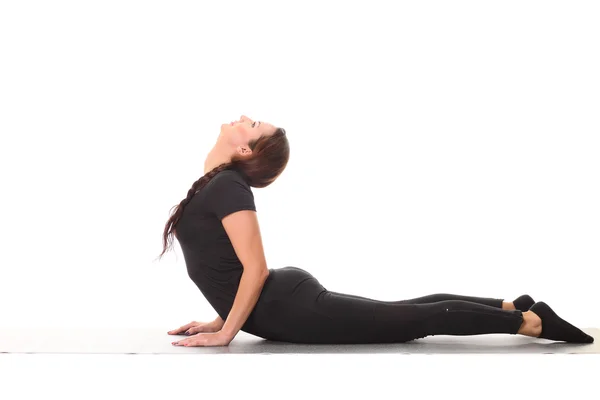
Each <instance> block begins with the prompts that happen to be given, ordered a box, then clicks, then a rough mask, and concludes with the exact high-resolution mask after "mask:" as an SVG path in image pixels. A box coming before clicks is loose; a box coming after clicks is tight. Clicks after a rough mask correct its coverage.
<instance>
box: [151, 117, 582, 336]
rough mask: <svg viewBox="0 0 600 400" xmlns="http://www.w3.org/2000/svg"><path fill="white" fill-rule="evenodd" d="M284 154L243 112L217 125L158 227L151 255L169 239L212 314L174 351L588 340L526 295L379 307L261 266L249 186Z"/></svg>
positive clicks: (283, 144) (274, 172)
mask: <svg viewBox="0 0 600 400" xmlns="http://www.w3.org/2000/svg"><path fill="white" fill-rule="evenodd" d="M289 154H290V147H289V143H288V140H287V137H286V132H285V130H284V129H282V128H278V127H276V126H274V125H272V124H269V123H266V122H262V121H253V120H252V119H250V118H248V117H246V116H244V115H242V116H241V118H240V120H238V121H235V122H232V123H230V124H223V125H221V132H220V134H219V137H218V139H217V142H216V144H215V146H214V147H213V149H212V150H211V151H210V153H209V154H208V156H207V158H206V160H205V162H204V176H202V177H201V178H200V179H198V180H197V181H196V182H194V184H193V185H192V187H191V188H190V190H189V191H188V193H187V197H186V198H185V199H183V200H182V201H181V203H179V205H177V206H176V207H174V208H175V211H174V212H173V213H172V214H171V217H170V218H169V220H168V222H167V223H166V225H165V229H164V232H163V251H162V253H161V254H160V256H159V258H161V257H162V256H163V254H164V253H165V252H166V251H167V250H168V249H169V248H171V247H172V241H173V236H174V237H176V238H177V240H178V242H179V244H180V245H181V249H182V252H183V255H184V259H185V263H186V267H187V271H188V275H189V277H190V278H191V279H192V281H193V282H194V283H195V284H196V285H197V286H198V288H199V289H200V291H201V292H202V294H203V295H204V296H205V297H206V299H207V301H208V302H209V303H210V304H211V305H212V307H213V308H214V309H215V311H216V312H217V314H218V316H217V318H216V319H215V320H214V321H212V322H196V321H194V322H190V323H189V324H187V325H184V326H182V327H180V328H178V329H174V330H172V331H169V332H168V333H169V334H171V335H178V334H186V335H189V337H188V338H185V339H182V340H179V341H177V342H173V344H174V345H183V346H226V345H228V344H229V343H230V342H231V341H232V340H233V338H234V337H235V335H236V334H237V333H238V332H239V331H240V330H243V331H244V332H248V333H250V334H253V335H256V336H259V337H262V338H265V339H270V340H276V341H285V342H295V343H323V344H325V343H330V344H332V343H340V344H342V343H345V344H348V343H391V342H406V341H409V340H413V339H417V338H422V337H425V336H429V335H478V334H487V333H507V334H513V335H514V334H521V335H526V336H532V337H541V338H545V339H551V340H557V341H567V342H573V343H592V342H593V341H594V338H593V337H591V336H589V335H588V334H586V333H585V332H583V331H581V330H580V329H578V328H577V327H575V326H573V325H571V324H570V323H568V322H567V321H565V320H563V319H562V318H560V317H559V316H558V315H557V314H556V313H555V312H554V311H553V310H552V309H551V308H550V307H549V306H548V305H547V304H546V303H544V302H537V303H535V302H534V300H533V299H532V298H531V297H530V296H528V295H526V294H524V295H522V296H519V297H518V298H517V299H515V300H514V301H512V302H505V301H504V299H499V298H481V297H471V296H460V295H453V294H443V293H440V294H433V295H429V296H425V297H419V298H415V299H408V300H400V301H381V300H375V299H369V298H366V297H361V296H356V295H351V294H344V293H338V292H334V291H331V290H327V289H326V288H325V287H323V286H322V285H321V284H320V283H319V281H318V280H317V279H316V278H315V277H314V276H312V275H311V274H310V273H309V272H307V271H305V270H303V269H301V268H297V267H292V266H287V267H283V268H268V267H267V263H266V260H265V255H264V251H263V245H262V240H261V234H260V229H259V224H258V220H257V215H256V207H255V204H254V196H253V193H252V190H251V189H250V187H256V188H263V187H266V186H268V185H269V184H271V183H272V182H273V181H274V180H275V179H276V178H277V177H278V176H279V175H280V174H281V173H282V172H283V170H284V169H285V167H286V165H287V163H288V159H289Z"/></svg>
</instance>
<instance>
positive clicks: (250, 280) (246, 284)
mask: <svg viewBox="0 0 600 400" xmlns="http://www.w3.org/2000/svg"><path fill="white" fill-rule="evenodd" d="M266 278H267V276H266V275H265V274H263V273H260V272H255V271H246V270H244V273H243V274H242V279H240V286H239V288H238V291H237V294H236V295H235V299H234V301H233V306H232V307H231V311H229V315H228V316H227V320H226V321H225V323H224V324H223V327H222V328H221V332H223V333H224V334H225V335H226V336H227V337H229V338H232V339H233V338H234V337H235V335H237V334H238V332H239V331H240V329H242V326H244V324H245V323H246V320H247V319H248V317H249V316H250V313H251V312H252V310H253V309H254V306H255V305H256V302H257V301H258V298H259V297H260V293H261V291H262V288H263V285H264V283H265V280H266Z"/></svg>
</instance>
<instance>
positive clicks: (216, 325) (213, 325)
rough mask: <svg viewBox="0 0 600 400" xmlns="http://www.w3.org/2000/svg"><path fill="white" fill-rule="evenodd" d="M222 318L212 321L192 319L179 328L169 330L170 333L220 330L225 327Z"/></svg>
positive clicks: (189, 333)
mask: <svg viewBox="0 0 600 400" xmlns="http://www.w3.org/2000/svg"><path fill="white" fill-rule="evenodd" d="M221 321H222V320H221V318H220V317H217V319H215V320H214V321H212V322H198V321H192V322H190V323H189V324H186V325H183V326H181V327H179V328H177V329H173V330H172V331H169V332H167V333H168V334H169V335H182V334H183V335H188V336H189V335H194V334H196V333H200V332H218V331H220V330H221V328H222V327H223V324H222V323H221Z"/></svg>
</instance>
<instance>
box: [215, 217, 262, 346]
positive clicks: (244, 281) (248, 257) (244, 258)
mask: <svg viewBox="0 0 600 400" xmlns="http://www.w3.org/2000/svg"><path fill="white" fill-rule="evenodd" d="M221 222H222V224H223V227H224V228H225V231H226V232H227V235H228V236H229V239H230V241H231V244H232V245H233V248H234V250H235V253H236V255H237V257H238V258H239V260H240V262H241V263H242V266H243V267H244V272H243V273H242V278H241V279H240V285H239V287H238V291H237V293H236V295H235V299H234V301H233V305H232V307H231V310H230V311H229V315H228V316H227V320H226V321H225V323H224V324H223V327H222V328H221V332H223V333H224V334H226V335H227V336H228V337H230V338H233V337H235V335H237V333H238V332H239V331H240V329H242V326H244V324H245V323H246V320H247V319H248V317H249V316H250V314H251V313H252V310H253V309H254V306H256V303H257V301H258V299H259V297H260V293H261V292H262V288H263V286H264V283H265V281H266V279H267V277H268V276H269V269H268V268H267V262H266V260H265V254H264V250H263V245H262V238H261V235H260V228H259V226H258V218H257V215H256V211H252V210H242V211H237V212H234V213H232V214H229V215H227V216H226V217H225V218H223V220H222V221H221Z"/></svg>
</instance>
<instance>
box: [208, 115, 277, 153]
mask: <svg viewBox="0 0 600 400" xmlns="http://www.w3.org/2000/svg"><path fill="white" fill-rule="evenodd" d="M276 130H277V127H275V126H274V125H271V124H269V123H267V122H263V121H255V120H253V119H250V118H248V117H246V116H245V115H241V116H240V119H238V120H237V121H232V122H230V123H229V124H223V125H221V133H220V134H219V136H220V137H221V138H223V139H225V141H226V143H227V144H228V145H231V146H233V147H235V148H238V147H243V148H245V149H247V150H248V149H249V147H248V143H249V142H250V141H252V140H256V139H258V138H259V137H261V136H262V135H272V134H273V133H275V131H276Z"/></svg>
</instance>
